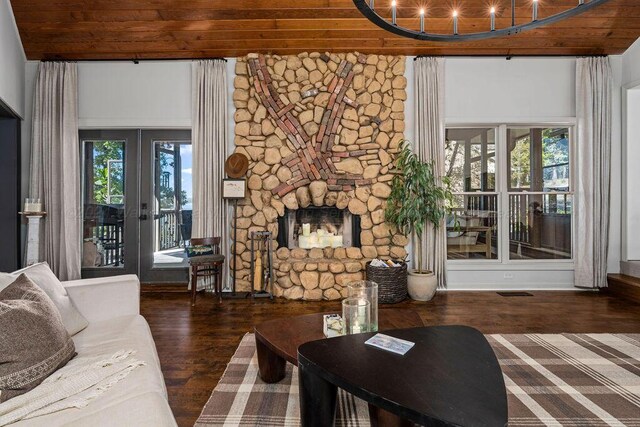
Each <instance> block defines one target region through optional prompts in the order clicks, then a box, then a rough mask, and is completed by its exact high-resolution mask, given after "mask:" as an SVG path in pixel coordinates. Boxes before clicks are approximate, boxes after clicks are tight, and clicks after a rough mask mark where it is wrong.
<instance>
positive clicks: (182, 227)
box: [154, 141, 193, 267]
mask: <svg viewBox="0 0 640 427" xmlns="http://www.w3.org/2000/svg"><path fill="white" fill-rule="evenodd" d="M191 174H192V159H191V145H190V144H189V143H186V142H175V141H171V142H166V141H163V142H156V143H155V180H154V194H155V212H156V214H155V216H154V234H155V236H154V266H156V267H184V266H187V261H186V259H185V253H184V246H185V242H188V241H189V240H190V239H191V217H192V209H193V208H192V200H193V194H192V185H191Z"/></svg>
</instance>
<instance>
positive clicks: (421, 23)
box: [420, 9, 424, 33]
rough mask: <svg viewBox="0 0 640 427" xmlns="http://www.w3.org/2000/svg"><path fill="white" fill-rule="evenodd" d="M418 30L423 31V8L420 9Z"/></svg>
mask: <svg viewBox="0 0 640 427" xmlns="http://www.w3.org/2000/svg"><path fill="white" fill-rule="evenodd" d="M420 32H421V33H424V9H420Z"/></svg>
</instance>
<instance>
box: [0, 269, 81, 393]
mask: <svg viewBox="0 0 640 427" xmlns="http://www.w3.org/2000/svg"><path fill="white" fill-rule="evenodd" d="M0 331H2V339H1V340H0V403H2V402H6V401H7V400H9V399H11V398H13V397H16V396H19V395H21V394H24V393H26V392H28V391H29V390H31V389H33V388H35V387H36V386H37V385H38V384H40V383H41V382H42V381H44V379H45V378H47V377H48V376H49V375H51V374H52V373H53V372H55V371H56V370H57V369H59V368H61V367H63V366H64V365H66V364H67V362H68V361H69V360H71V358H73V356H75V354H76V352H75V346H74V344H73V340H72V339H71V337H70V336H69V333H68V332H67V330H66V328H65V326H64V324H63V323H62V318H61V317H60V313H59V312H58V309H57V308H56V306H55V305H54V304H53V301H51V298H49V297H48V296H47V294H46V293H45V292H44V291H43V290H42V289H40V287H38V286H37V285H35V284H34V283H33V282H32V281H31V280H29V278H28V277H27V276H26V275H25V274H21V275H20V276H18V278H17V279H16V280H15V281H14V282H13V283H12V284H10V285H9V286H7V287H6V288H5V289H4V290H2V291H0Z"/></svg>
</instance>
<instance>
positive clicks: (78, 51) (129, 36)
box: [11, 0, 640, 60]
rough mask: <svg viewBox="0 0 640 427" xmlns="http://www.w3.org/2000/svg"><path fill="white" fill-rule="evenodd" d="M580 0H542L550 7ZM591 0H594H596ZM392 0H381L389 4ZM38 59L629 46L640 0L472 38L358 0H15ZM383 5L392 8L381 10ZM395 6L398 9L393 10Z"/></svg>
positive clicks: (448, 0) (484, 19)
mask: <svg viewBox="0 0 640 427" xmlns="http://www.w3.org/2000/svg"><path fill="white" fill-rule="evenodd" d="M577 1H578V0H539V2H540V13H539V15H540V17H544V16H547V15H549V14H555V13H558V12H559V11H561V10H565V9H566V7H567V6H573V5H575V4H576V3H577ZM587 1H588V0H587ZM387 3H388V4H390V3H391V1H390V0H389V1H386V0H377V1H376V4H377V5H378V7H381V6H382V5H383V4H385V5H386V4H387ZM11 4H12V6H13V10H14V13H15V17H16V21H17V23H18V28H19V31H20V35H21V37H22V42H23V44H24V48H25V50H26V53H27V56H28V58H29V59H68V60H88V59H171V58H211V57H231V56H239V55H244V54H247V53H249V52H262V53H278V54H291V53H299V52H304V51H321V52H324V51H332V52H344V51H355V50H357V51H360V52H364V53H386V54H406V55H600V54H619V53H622V52H624V51H625V50H626V49H627V48H628V47H629V46H630V45H631V44H632V43H633V42H634V41H635V40H636V39H637V38H638V37H639V36H640V0H610V1H609V2H608V3H606V4H604V5H603V6H600V7H597V8H595V9H593V10H591V11H588V12H586V13H584V14H582V15H579V16H577V17H574V18H571V19H568V20H565V21H562V22H560V23H557V24H554V25H551V26H548V27H544V28H540V29H537V30H533V31H529V32H526V33H523V34H519V35H516V36H508V37H502V38H496V39H489V40H482V41H474V42H465V43H435V42H422V41H415V40H411V39H408V38H403V37H399V36H395V35H393V34H390V33H388V32H386V31H384V30H381V29H379V28H378V27H376V26H375V25H373V24H372V23H370V22H369V21H368V20H366V19H365V18H363V17H362V15H361V14H360V12H359V11H358V10H357V9H356V8H355V6H354V5H353V2H352V1H351V0H11ZM398 4H399V6H398V7H399V11H398V18H399V19H398V23H399V24H400V25H402V26H405V27H412V28H418V27H419V24H418V22H419V21H418V17H417V10H418V8H419V7H420V6H423V5H426V6H427V8H428V17H427V19H426V26H427V28H429V29H432V31H442V32H445V31H449V32H450V31H451V28H452V20H451V11H452V9H453V7H456V8H457V9H458V10H459V13H460V21H459V25H460V32H461V33H463V32H474V31H481V30H485V29H487V28H488V27H489V7H490V6H491V5H495V6H497V10H498V19H497V26H498V27H505V26H508V24H509V22H510V13H511V12H510V9H509V7H510V6H509V5H510V0H493V1H492V0H398ZM516 4H517V6H518V7H517V8H516V17H517V22H518V23H520V22H527V21H529V20H530V19H531V0H517V1H516ZM381 13H383V12H381ZM384 14H390V10H389V9H387V10H385V11H384Z"/></svg>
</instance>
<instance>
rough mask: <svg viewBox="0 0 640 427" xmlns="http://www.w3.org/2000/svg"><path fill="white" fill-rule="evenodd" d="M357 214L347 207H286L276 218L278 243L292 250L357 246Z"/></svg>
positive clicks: (358, 220)
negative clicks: (353, 213)
mask: <svg viewBox="0 0 640 427" xmlns="http://www.w3.org/2000/svg"><path fill="white" fill-rule="evenodd" d="M360 231H361V227H360V217H359V216H358V215H352V214H351V213H350V212H349V211H348V210H347V209H338V208H336V207H331V206H309V207H306V208H300V209H286V211H285V214H284V216H281V217H279V218H278V246H279V247H281V248H282V247H284V248H289V249H295V248H302V249H313V248H342V247H357V248H359V247H360V246H361V244H360Z"/></svg>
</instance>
